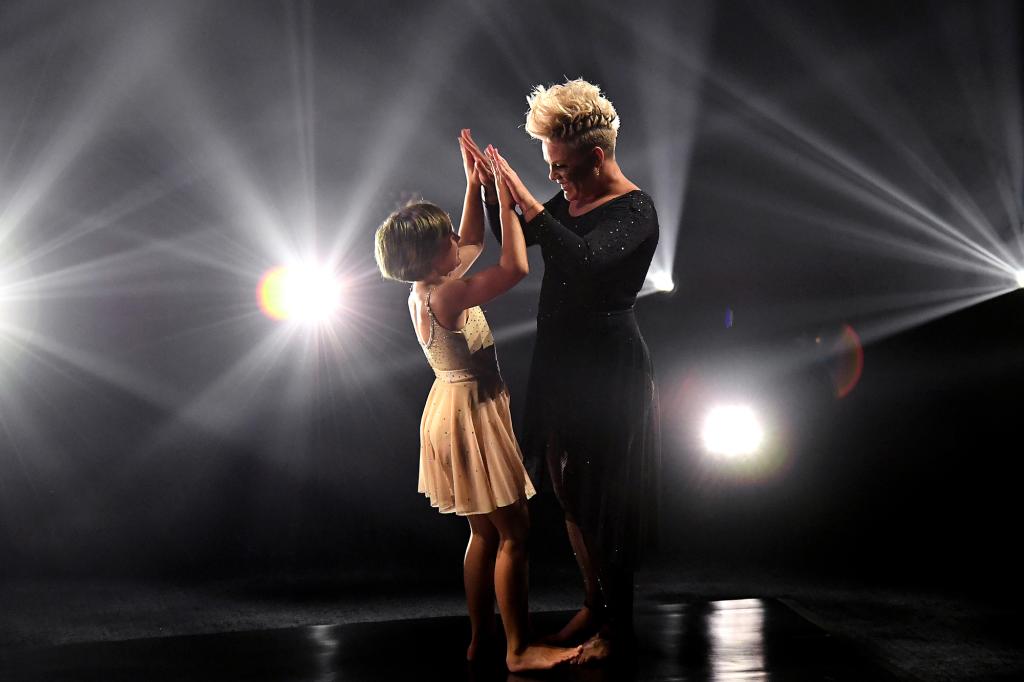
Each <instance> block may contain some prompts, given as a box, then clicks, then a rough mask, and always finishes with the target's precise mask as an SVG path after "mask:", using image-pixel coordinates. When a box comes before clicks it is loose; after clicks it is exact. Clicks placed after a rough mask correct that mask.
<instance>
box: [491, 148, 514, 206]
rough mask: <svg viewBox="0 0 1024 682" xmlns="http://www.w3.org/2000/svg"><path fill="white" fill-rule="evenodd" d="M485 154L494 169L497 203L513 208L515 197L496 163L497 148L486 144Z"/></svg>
mask: <svg viewBox="0 0 1024 682" xmlns="http://www.w3.org/2000/svg"><path fill="white" fill-rule="evenodd" d="M487 155H488V156H489V157H490V159H491V168H492V169H493V170H494V181H495V188H496V189H497V191H498V203H499V204H500V205H501V207H502V208H515V205H516V203H517V202H516V198H515V195H513V193H512V189H511V187H509V184H508V181H507V180H506V179H505V174H504V172H503V170H502V168H501V166H500V165H499V164H498V150H497V148H495V147H493V146H491V145H487Z"/></svg>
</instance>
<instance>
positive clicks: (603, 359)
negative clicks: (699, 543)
mask: <svg viewBox="0 0 1024 682" xmlns="http://www.w3.org/2000/svg"><path fill="white" fill-rule="evenodd" d="M528 101H529V103H530V111H529V112H528V114H527V118H526V130H527V132H528V133H529V134H530V136H531V137H533V138H535V139H538V140H540V141H541V147H542V149H543V153H544V160H545V161H546V162H547V164H548V167H549V174H548V177H549V178H550V179H551V180H552V181H553V182H556V183H558V185H559V188H560V189H561V191H560V192H559V193H558V194H556V195H555V196H554V197H552V198H551V199H550V200H548V202H547V203H545V204H543V205H542V204H541V203H540V202H539V201H537V200H536V199H535V198H534V197H533V195H532V194H531V193H530V192H529V190H527V189H526V187H525V186H524V185H523V183H522V181H521V180H520V178H519V176H518V175H517V174H516V172H515V171H514V170H513V169H512V168H511V167H509V165H508V162H507V161H506V160H505V159H504V158H502V157H501V156H500V155H495V163H496V164H497V165H498V167H499V169H500V171H501V172H502V174H503V175H504V176H505V177H506V179H507V183H508V185H509V188H510V189H511V191H512V194H513V198H514V200H515V202H516V204H517V205H518V206H519V209H520V211H521V212H522V220H523V223H524V225H523V232H524V235H525V237H526V243H527V246H532V245H539V246H540V248H541V253H542V255H543V257H544V280H543V284H542V286H541V293H540V302H539V304H538V311H537V340H536V344H535V346H534V353H533V361H532V364H531V369H530V380H529V385H528V388H527V394H526V416H525V419H524V433H523V447H524V455H525V458H526V465H527V469H528V470H529V471H530V474H531V476H532V478H533V480H535V481H538V480H540V478H539V477H538V476H537V473H538V469H539V468H540V467H541V466H542V463H546V466H547V469H548V472H549V474H550V477H551V482H552V485H553V488H554V491H555V494H556V496H557V497H558V500H559V502H560V503H561V506H562V509H563V511H564V513H565V523H566V528H567V530H568V533H569V539H570V542H571V543H572V547H573V551H574V552H575V554H576V558H577V561H578V563H579V566H580V571H581V572H582V574H583V582H584V587H585V591H586V598H585V601H584V605H583V608H582V609H580V611H579V612H578V613H577V614H576V615H575V616H574V617H573V619H572V620H571V621H570V622H569V623H568V624H567V625H566V626H565V627H564V628H562V630H561V631H560V632H558V633H557V634H556V635H554V636H552V637H550V638H548V641H549V642H551V643H575V642H578V641H584V640H586V645H585V647H584V652H583V654H582V656H581V659H580V660H581V661H586V660H594V659H601V658H606V657H607V656H609V655H610V653H611V650H612V643H613V642H614V641H616V640H619V641H621V640H622V639H624V638H626V637H628V636H629V635H631V632H632V610H633V572H634V569H635V567H636V563H637V560H638V558H639V554H640V551H641V549H642V548H643V547H644V546H645V545H646V544H648V539H649V538H653V537H654V530H655V529H654V522H655V519H656V511H657V472H658V468H659V459H660V453H659V437H658V422H657V395H656V392H655V386H654V378H653V372H652V368H651V362H650V357H649V355H648V352H647V346H646V344H645V343H644V339H643V336H641V334H640V330H639V328H638V327H637V324H636V318H635V317H634V314H633V304H634V302H635V301H636V296H637V293H638V292H639V291H640V288H641V287H642V286H643V284H644V281H645V279H646V276H647V270H648V268H649V267H650V264H651V259H652V258H653V256H654V251H655V248H656V247H657V244H658V218H657V213H656V212H655V209H654V204H653V202H652V201H651V198H650V197H649V196H648V195H647V194H646V193H645V192H643V191H642V190H640V189H639V188H638V187H637V186H636V185H635V184H634V183H633V182H631V181H630V180H629V179H628V178H627V177H626V176H625V175H624V174H623V172H622V170H621V169H620V168H619V165H618V163H617V162H616V160H615V142H616V135H617V132H618V128H619V118H618V115H617V114H616V113H615V109H614V107H613V106H612V104H611V102H609V101H608V100H607V99H606V98H605V97H604V96H603V95H602V94H601V92H600V90H599V89H598V88H597V87H596V86H595V85H592V84H591V83H588V82H586V81H583V80H573V81H568V82H566V83H564V84H562V85H555V86H552V87H550V88H545V87H543V86H538V87H537V88H535V89H534V91H533V93H532V94H531V95H530V96H529V97H528ZM471 151H473V153H474V154H477V155H478V156H479V157H480V158H483V155H482V154H481V153H480V152H479V148H477V147H476V146H475V145H471ZM485 201H486V204H487V215H488V221H489V223H490V225H491V228H492V231H494V232H495V234H499V233H500V220H499V209H498V204H497V202H496V196H495V195H493V194H491V193H490V188H487V189H486V190H485ZM587 638H589V639H587Z"/></svg>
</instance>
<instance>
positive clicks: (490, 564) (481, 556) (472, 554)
mask: <svg viewBox="0 0 1024 682" xmlns="http://www.w3.org/2000/svg"><path fill="white" fill-rule="evenodd" d="M467 518H468V519H469V529H470V533H469V543H468V544H467V545H466V556H465V558H464V559H463V562H462V569H463V571H462V581H463V584H464V585H465V588H466V606H467V607H468V610H469V623H470V627H471V628H472V635H471V638H470V641H469V648H468V649H467V650H466V660H467V661H473V660H476V658H477V656H478V653H479V651H480V647H481V644H482V642H485V641H487V640H488V639H491V637H492V635H493V634H494V560H495V556H496V555H497V552H498V529H497V528H495V527H494V524H493V523H491V521H490V520H489V519H488V518H487V515H486V514H471V515H469V516H468V517H467Z"/></svg>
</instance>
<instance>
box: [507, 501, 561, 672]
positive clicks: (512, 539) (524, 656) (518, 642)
mask: <svg viewBox="0 0 1024 682" xmlns="http://www.w3.org/2000/svg"><path fill="white" fill-rule="evenodd" d="M487 516H488V518H489V519H490V520H491V522H492V523H493V524H494V526H495V527H496V528H497V529H498V535H499V538H500V540H499V544H498V557H497V561H496V562H495V565H494V591H495V593H496V594H497V597H498V608H499V609H500V610H501V620H502V623H503V624H504V626H505V637H506V639H507V641H508V650H507V652H506V655H505V663H506V665H507V666H508V669H509V670H510V671H511V672H519V671H522V670H542V669H546V668H553V667H555V666H556V665H558V664H559V663H564V662H566V661H569V660H572V659H573V658H575V657H576V656H577V655H578V654H579V652H580V648H579V647H576V648H573V649H564V648H560V647H553V646H546V645H543V644H533V645H530V644H528V643H527V625H528V612H529V606H528V596H527V595H528V591H529V577H528V576H529V564H528V558H527V557H528V555H527V546H526V543H527V538H528V535H529V529H530V518H529V514H528V512H527V509H526V502H525V501H524V500H519V501H518V502H516V503H515V504H511V505H509V506H507V507H501V508H499V509H495V510H494V511H493V512H491V513H490V514H488V515H487Z"/></svg>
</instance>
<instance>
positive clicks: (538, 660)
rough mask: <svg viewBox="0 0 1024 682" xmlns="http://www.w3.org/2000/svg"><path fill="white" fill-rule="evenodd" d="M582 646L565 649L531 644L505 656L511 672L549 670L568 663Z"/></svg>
mask: <svg viewBox="0 0 1024 682" xmlns="http://www.w3.org/2000/svg"><path fill="white" fill-rule="evenodd" d="M580 651H581V647H578V646H577V647H572V648H569V649H565V648H562V647H556V646H546V645H544V644H531V645H530V646H528V647H526V648H525V649H523V650H522V651H521V652H520V653H518V654H514V653H511V652H509V654H508V655H507V656H506V657H505V665H506V666H508V670H509V672H513V673H518V672H523V671H524V670H548V669H550V668H554V667H555V666H556V665H559V664H560V663H568V662H569V661H572V660H574V659H575V658H576V657H577V656H579V655H580Z"/></svg>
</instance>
